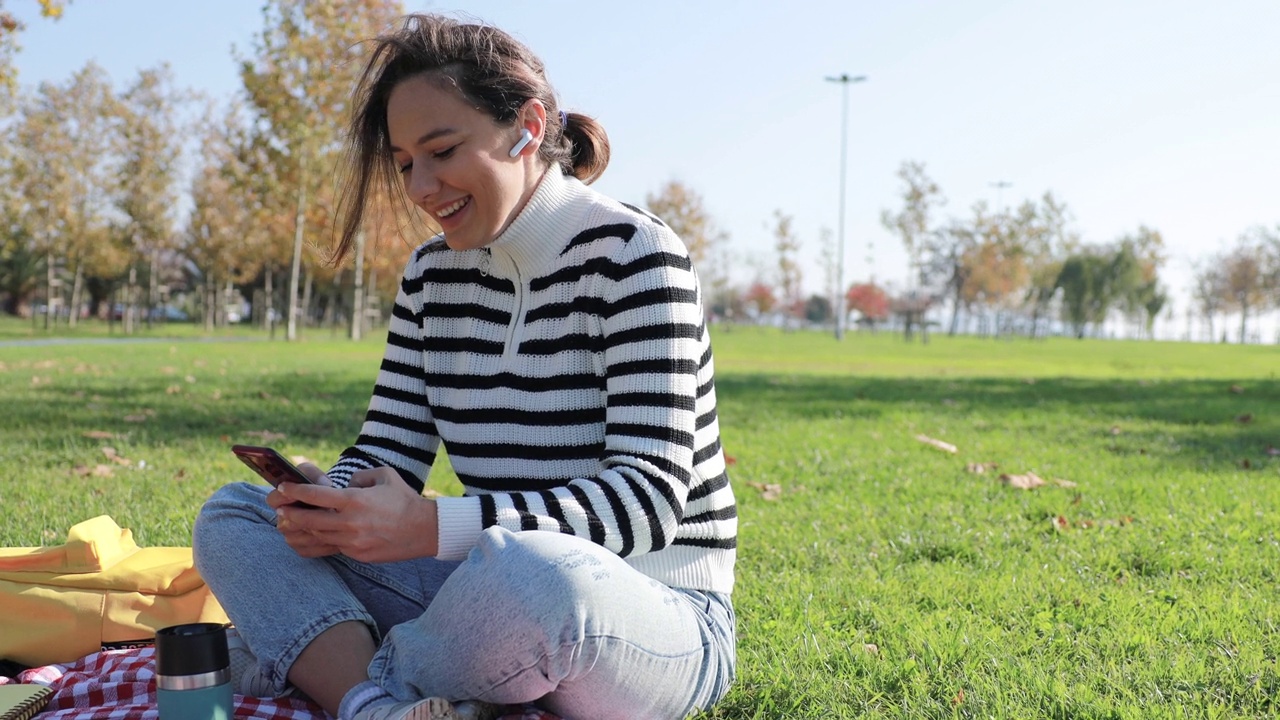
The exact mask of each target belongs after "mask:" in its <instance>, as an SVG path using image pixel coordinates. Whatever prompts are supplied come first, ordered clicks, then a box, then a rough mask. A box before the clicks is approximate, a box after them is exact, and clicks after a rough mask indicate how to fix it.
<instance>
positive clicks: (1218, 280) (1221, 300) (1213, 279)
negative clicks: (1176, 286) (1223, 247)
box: [1191, 258, 1227, 341]
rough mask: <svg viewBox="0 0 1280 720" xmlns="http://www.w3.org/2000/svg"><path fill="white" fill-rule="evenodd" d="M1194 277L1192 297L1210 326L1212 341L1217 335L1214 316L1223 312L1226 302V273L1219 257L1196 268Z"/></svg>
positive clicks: (1201, 315) (1197, 308)
mask: <svg viewBox="0 0 1280 720" xmlns="http://www.w3.org/2000/svg"><path fill="white" fill-rule="evenodd" d="M1194 278H1195V285H1194V286H1193V287H1192V290H1191V298H1192V300H1194V301H1195V304H1196V310H1197V311H1199V313H1200V317H1202V318H1204V320H1205V322H1206V323H1207V324H1208V326H1209V328H1208V329H1209V339H1210V340H1211V341H1212V340H1213V339H1214V337H1215V335H1214V332H1213V318H1214V316H1216V315H1217V314H1218V313H1220V312H1222V308H1223V306H1224V305H1225V304H1226V301H1225V298H1226V296H1227V278H1226V273H1224V272H1223V270H1222V267H1221V266H1220V265H1219V264H1218V262H1217V258H1215V259H1213V260H1211V261H1210V262H1209V263H1208V264H1206V265H1203V266H1200V267H1198V268H1196V271H1195V275H1194Z"/></svg>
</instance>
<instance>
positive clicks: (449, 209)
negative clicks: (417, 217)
mask: <svg viewBox="0 0 1280 720" xmlns="http://www.w3.org/2000/svg"><path fill="white" fill-rule="evenodd" d="M470 202H471V198H470V197H464V198H462V199H461V200H458V201H457V202H454V203H452V204H450V205H446V206H444V207H442V208H440V209H439V210H437V211H436V217H438V218H441V219H444V218H447V217H449V216H450V215H452V214H454V213H456V212H458V211H459V210H461V209H462V208H464V207H466V206H467V205H468V204H469V203H470Z"/></svg>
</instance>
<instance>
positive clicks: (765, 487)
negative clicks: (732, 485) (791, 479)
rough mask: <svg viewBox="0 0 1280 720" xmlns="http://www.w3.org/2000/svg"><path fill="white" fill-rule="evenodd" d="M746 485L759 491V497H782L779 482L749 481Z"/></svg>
mask: <svg viewBox="0 0 1280 720" xmlns="http://www.w3.org/2000/svg"><path fill="white" fill-rule="evenodd" d="M747 487H750V488H754V489H756V490H759V491H760V497H761V498H764V499H765V500H777V499H778V498H780V497H782V485H780V484H779V483H758V482H749V483H747Z"/></svg>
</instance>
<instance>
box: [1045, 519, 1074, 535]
mask: <svg viewBox="0 0 1280 720" xmlns="http://www.w3.org/2000/svg"><path fill="white" fill-rule="evenodd" d="M1049 522H1050V523H1051V524H1052V525H1053V529H1054V530H1056V531H1057V532H1066V531H1067V530H1070V529H1071V523H1069V522H1067V519H1066V518H1064V517H1062V516H1061V515H1058V516H1057V517H1053V518H1049Z"/></svg>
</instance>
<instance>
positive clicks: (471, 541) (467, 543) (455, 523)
mask: <svg viewBox="0 0 1280 720" xmlns="http://www.w3.org/2000/svg"><path fill="white" fill-rule="evenodd" d="M436 517H437V521H436V523H437V526H438V528H439V537H438V538H437V542H438V543H439V546H438V549H437V550H436V558H438V559H440V560H465V559H466V557H467V553H469V552H471V548H473V547H475V544H476V542H477V541H478V540H479V539H480V534H481V533H482V532H484V523H483V521H482V520H481V519H480V498H478V497H439V498H436Z"/></svg>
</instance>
